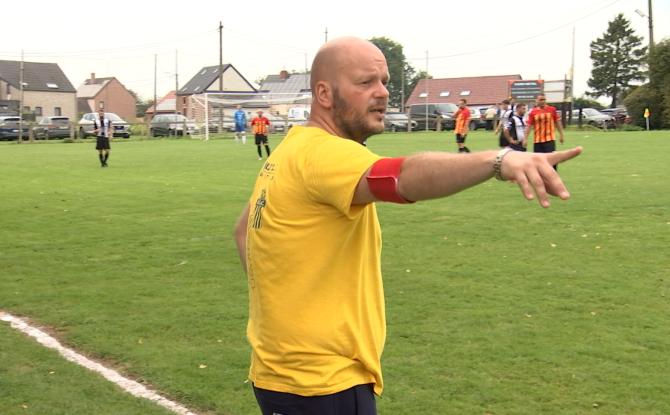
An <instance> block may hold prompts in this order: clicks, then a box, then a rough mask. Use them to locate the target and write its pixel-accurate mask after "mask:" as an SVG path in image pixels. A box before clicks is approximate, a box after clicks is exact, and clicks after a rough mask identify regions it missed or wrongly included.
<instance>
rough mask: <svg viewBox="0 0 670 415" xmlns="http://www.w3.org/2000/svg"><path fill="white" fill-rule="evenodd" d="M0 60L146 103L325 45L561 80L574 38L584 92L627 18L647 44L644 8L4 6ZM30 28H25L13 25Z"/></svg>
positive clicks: (659, 13)
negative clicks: (598, 47)
mask: <svg viewBox="0 0 670 415" xmlns="http://www.w3.org/2000/svg"><path fill="white" fill-rule="evenodd" d="M3 7H4V9H5V13H4V16H5V17H6V18H5V19H3V22H2V32H3V42H2V44H0V59H9V60H19V59H20V56H21V50H23V51H24V56H25V60H26V61H32V62H55V63H58V64H59V65H60V67H61V69H62V70H63V71H64V72H65V75H66V76H67V77H68V78H69V79H70V81H71V82H72V84H73V85H74V87H75V88H77V87H78V86H79V85H80V84H81V83H82V82H83V81H84V80H85V79H86V78H88V77H89V76H90V74H91V72H95V74H96V76H97V77H107V76H114V77H116V78H117V79H118V80H119V81H121V82H122V83H123V84H124V85H125V86H126V87H127V88H130V89H132V90H134V91H136V92H137V93H138V94H139V95H140V96H141V97H143V98H152V97H153V94H154V55H157V56H158V77H157V84H158V88H157V94H158V96H159V97H161V96H163V95H165V94H166V93H167V92H168V91H170V90H173V89H174V86H175V76H174V74H175V58H176V55H177V56H178V59H177V61H178V66H177V71H176V72H177V73H178V75H179V85H180V87H181V86H183V85H184V84H185V83H186V82H187V81H188V80H189V79H190V78H191V77H193V76H194V75H195V74H196V73H197V72H198V70H199V69H200V68H202V67H203V66H211V65H217V64H218V61H219V35H218V25H219V21H222V22H223V27H224V28H223V61H224V63H232V64H233V65H234V66H235V67H236V68H237V69H238V70H239V71H240V72H241V73H242V75H243V76H244V77H246V78H247V80H249V81H250V82H252V83H254V82H255V81H257V80H260V79H263V78H264V77H265V76H267V75H268V74H276V73H279V71H280V70H282V69H286V70H289V71H291V70H297V71H303V70H304V69H305V67H309V66H311V62H312V59H313V57H314V54H315V52H316V51H317V49H318V48H319V46H320V45H322V44H323V42H324V40H325V36H326V35H325V33H324V32H325V30H326V28H327V30H328V38H329V39H333V38H335V37H339V36H349V35H352V36H358V37H362V38H371V37H375V36H385V37H388V38H390V39H392V40H394V41H396V42H398V43H400V44H401V45H403V47H404V51H405V56H407V58H408V60H409V62H410V64H411V65H413V66H414V67H415V68H416V69H417V70H425V69H426V52H428V72H429V73H430V74H431V75H432V76H433V77H435V78H449V77H461V76H480V75H505V74H520V75H522V76H523V78H524V79H537V77H538V76H541V77H542V78H543V79H546V80H555V79H563V77H564V75H566V74H568V73H569V68H570V62H571V54H572V31H573V27H574V28H575V32H576V44H575V86H576V88H575V92H576V95H581V94H582V93H583V92H584V91H585V90H586V89H587V86H586V80H587V79H588V78H589V76H590V74H591V60H590V58H589V43H590V42H591V41H592V40H594V39H596V38H597V37H600V36H601V35H602V34H603V33H604V32H605V31H606V30H607V23H608V21H610V20H612V19H613V18H614V17H615V16H616V15H617V14H618V13H623V14H624V16H625V17H626V18H627V19H628V20H629V21H630V22H631V25H632V27H633V29H634V30H635V32H636V34H638V35H640V36H642V37H643V38H644V40H643V42H644V44H645V45H646V44H647V42H648V33H649V31H648V20H647V18H645V17H641V16H639V15H638V14H637V13H636V12H635V10H636V9H639V10H640V11H642V12H644V13H645V14H646V13H647V0H608V1H604V0H580V1H577V0H561V1H551V2H546V1H545V2H539V3H537V2H529V1H526V2H514V1H500V0H498V1H491V0H479V1H471V2H463V1H459V2H450V1H441V2H432V1H424V2H403V3H399V2H391V1H387V2H379V1H377V2H373V1H361V0H357V1H351V0H338V1H331V2H318V1H306V0H293V1H266V0H256V1H250V2H244V1H236V2H223V1H208V0H191V1H188V2H182V3H181V5H175V4H173V3H172V2H144V1H129V0H117V1H113V2H110V1H100V2H90V1H88V2H83V1H68V2H61V3H58V4H56V3H53V2H52V1H49V2H48V1H46V0H33V1H31V2H28V3H21V2H6V4H4V5H3ZM10 16H24V17H22V18H13V17H12V18H8V17H10ZM653 17H654V26H655V27H654V40H655V41H656V42H658V41H659V40H661V39H663V38H666V37H670V24H668V22H670V1H668V0H662V1H659V0H655V1H654V3H653Z"/></svg>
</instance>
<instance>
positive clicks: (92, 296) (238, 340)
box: [0, 132, 670, 415]
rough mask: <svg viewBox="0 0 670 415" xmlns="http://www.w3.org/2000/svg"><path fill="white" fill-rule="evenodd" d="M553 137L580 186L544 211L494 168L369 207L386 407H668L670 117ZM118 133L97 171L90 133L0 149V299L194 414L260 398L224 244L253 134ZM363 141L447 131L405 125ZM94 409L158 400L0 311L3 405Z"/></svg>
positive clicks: (516, 410) (231, 409) (149, 410)
mask: <svg viewBox="0 0 670 415" xmlns="http://www.w3.org/2000/svg"><path fill="white" fill-rule="evenodd" d="M566 139H567V142H568V144H569V145H582V146H584V149H585V151H584V154H583V155H582V156H580V157H579V158H577V159H576V160H574V161H573V162H571V163H569V164H565V165H562V166H561V167H560V168H559V170H560V171H561V173H562V175H563V177H564V180H565V181H566V183H567V184H568V187H569V189H570V191H571V193H572V199H571V200H569V201H567V202H562V201H558V200H556V201H554V202H553V204H552V207H551V208H550V209H548V210H543V209H541V208H540V207H539V206H538V204H537V202H535V201H532V202H529V201H526V200H525V199H523V197H522V196H521V195H520V193H519V191H518V189H517V188H516V186H514V185H511V184H507V183H499V182H496V181H494V180H492V181H489V182H487V183H485V184H483V185H481V186H479V187H477V188H474V189H470V190H468V191H466V192H463V193H460V194H458V195H455V196H453V197H451V198H448V199H443V200H436V201H431V202H425V203H418V204H416V205H413V206H396V205H379V206H378V210H379V216H380V221H381V223H382V228H383V231H384V234H383V236H384V251H383V271H384V284H385V291H386V303H387V320H388V338H387V343H386V349H385V352H384V357H383V366H384V375H385V382H386V389H385V392H384V396H383V397H382V398H381V399H379V400H378V409H379V413H380V414H495V415H502V414H529V415H530V414H533V415H535V414H590V413H599V414H659V415H660V414H668V413H670V370H668V368H669V367H670V192H669V190H670V185H669V183H670V182H669V179H668V173H670V169H669V168H668V164H669V162H670V132H651V133H645V132H638V133H624V132H620V133H619V132H617V133H598V132H570V133H569V134H568V135H567V137H566ZM468 140H469V146H470V148H472V149H473V150H478V149H485V148H492V147H494V146H495V141H496V139H495V138H494V137H493V136H492V135H491V134H490V133H484V132H475V133H471V135H470V137H469V138H468ZM278 141H279V137H275V138H271V145H272V146H273V147H276V145H277V143H278ZM112 145H113V150H112V155H111V157H110V160H109V163H110V167H109V168H107V169H101V168H100V167H99V164H98V161H97V155H96V153H95V151H94V150H93V144H92V143H91V142H88V143H73V144H65V143H61V142H49V143H40V144H21V145H16V144H10V143H0V177H1V178H2V179H1V180H2V182H1V183H2V185H1V186H0V209H1V211H2V214H1V216H0V240H1V241H2V246H1V247H0V310H4V311H7V312H10V313H13V314H15V315H18V316H27V317H29V318H30V319H32V321H33V322H34V323H35V324H37V325H40V326H46V327H48V328H49V329H50V331H51V332H52V333H55V334H56V335H57V336H58V338H59V339H60V340H62V342H63V343H64V344H66V345H68V346H71V347H74V348H76V349H77V350H79V351H81V352H83V353H85V354H87V355H89V356H91V357H95V358H98V359H101V360H103V361H105V362H106V363H107V364H109V365H111V366H113V367H114V368H116V369H118V370H120V371H122V372H123V373H125V374H127V375H129V376H132V377H133V378H135V379H137V380H139V381H141V382H143V383H146V384H147V385H150V386H152V387H154V388H156V389H157V390H159V391H161V392H162V393H164V394H166V395H167V396H168V397H170V398H172V399H175V400H177V401H179V402H180V403H183V404H185V405H186V406H189V407H191V408H192V409H194V410H197V411H198V412H202V413H205V414H234V415H237V414H242V415H244V414H256V413H258V411H257V409H256V406H255V401H254V399H253V395H252V393H251V391H250V387H249V385H248V384H247V383H245V379H246V374H247V368H248V360H249V348H248V345H247V343H246V340H245V337H244V336H245V325H246V316H247V285H246V279H245V276H244V274H243V272H242V270H241V268H240V265H239V261H238V258H237V253H236V250H235V248H234V243H233V240H232V237H231V234H232V227H233V224H234V222H235V220H236V218H237V216H238V215H239V213H240V211H241V210H242V207H243V205H244V203H245V201H246V199H247V197H248V196H249V193H250V191H251V186H252V183H253V181H254V178H255V175H256V173H257V171H258V169H259V167H260V165H261V162H260V161H257V160H256V154H255V147H254V146H253V145H249V144H247V145H245V146H243V145H236V144H235V143H234V142H233V141H232V140H213V141H210V142H207V143H204V142H200V141H196V140H188V139H171V140H169V139H165V140H115V142H114V143H113V144H112ZM369 147H370V148H371V149H372V150H373V151H375V152H377V153H379V154H383V155H401V154H408V153H413V152H417V151H422V150H448V151H454V149H455V144H454V142H453V136H452V134H450V133H442V134H438V133H412V134H388V135H383V136H380V137H374V138H372V139H371V140H370V141H369ZM203 366H204V367H203ZM51 372H53V373H51ZM107 413H109V414H161V413H167V412H165V411H164V410H162V409H159V408H158V407H156V406H154V405H153V404H151V403H148V402H143V401H140V400H136V399H133V398H131V397H129V395H126V394H124V393H122V392H121V391H120V390H119V389H117V388H115V387H113V386H111V385H109V384H108V383H107V382H106V381H104V380H103V379H102V378H100V377H98V376H97V375H93V374H90V373H88V372H86V371H85V370H84V369H81V368H79V367H76V366H74V365H72V364H70V363H66V362H64V361H62V360H61V359H60V358H59V357H58V356H57V355H56V354H55V352H51V351H47V350H44V349H42V348H41V346H37V345H36V344H35V343H34V342H33V341H32V340H30V339H28V338H26V337H24V336H22V335H20V334H18V333H16V332H15V331H13V330H11V329H10V328H9V327H8V326H7V325H6V324H4V323H2V324H0V414H3V415H11V414H68V415H71V414H75V415H76V414H107Z"/></svg>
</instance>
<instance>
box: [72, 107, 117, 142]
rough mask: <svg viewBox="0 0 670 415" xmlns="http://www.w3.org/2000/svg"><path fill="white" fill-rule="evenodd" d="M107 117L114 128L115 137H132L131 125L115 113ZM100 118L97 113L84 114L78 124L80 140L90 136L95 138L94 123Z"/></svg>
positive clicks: (110, 113) (106, 114)
mask: <svg viewBox="0 0 670 415" xmlns="http://www.w3.org/2000/svg"><path fill="white" fill-rule="evenodd" d="M105 117H107V118H108V119H109V120H110V121H111V122H112V127H114V137H123V138H128V137H130V124H128V123H127V122H125V121H124V120H123V119H122V118H121V117H119V116H118V115H116V114H114V113H113V112H106V113H105ZM96 118H100V116H99V115H98V114H97V113H95V112H89V113H88V114H84V115H83V116H82V117H81V120H79V123H78V127H79V129H78V135H79V138H86V137H88V136H94V135H95V133H94V132H93V130H94V126H93V121H94V120H95V119H96Z"/></svg>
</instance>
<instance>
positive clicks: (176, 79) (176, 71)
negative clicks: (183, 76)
mask: <svg viewBox="0 0 670 415" xmlns="http://www.w3.org/2000/svg"><path fill="white" fill-rule="evenodd" d="M178 63H179V51H178V50H177V49H175V51H174V115H175V117H174V119H175V121H177V114H178V113H179V112H178V111H177V104H178V103H179V100H178V99H177V91H179V64H178ZM183 131H184V133H186V122H184V130H183ZM175 135H176V134H175Z"/></svg>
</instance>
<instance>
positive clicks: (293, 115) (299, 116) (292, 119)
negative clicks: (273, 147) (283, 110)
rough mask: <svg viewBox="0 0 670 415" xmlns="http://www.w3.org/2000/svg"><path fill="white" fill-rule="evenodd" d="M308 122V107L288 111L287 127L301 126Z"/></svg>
mask: <svg viewBox="0 0 670 415" xmlns="http://www.w3.org/2000/svg"><path fill="white" fill-rule="evenodd" d="M307 120H309V107H293V108H289V109H288V113H287V127H288V128H289V129H290V128H291V127H293V126H294V125H303V124H305V123H306V122H307Z"/></svg>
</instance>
